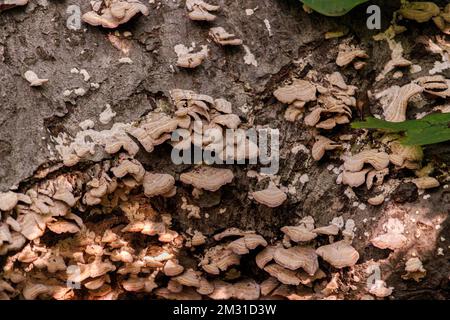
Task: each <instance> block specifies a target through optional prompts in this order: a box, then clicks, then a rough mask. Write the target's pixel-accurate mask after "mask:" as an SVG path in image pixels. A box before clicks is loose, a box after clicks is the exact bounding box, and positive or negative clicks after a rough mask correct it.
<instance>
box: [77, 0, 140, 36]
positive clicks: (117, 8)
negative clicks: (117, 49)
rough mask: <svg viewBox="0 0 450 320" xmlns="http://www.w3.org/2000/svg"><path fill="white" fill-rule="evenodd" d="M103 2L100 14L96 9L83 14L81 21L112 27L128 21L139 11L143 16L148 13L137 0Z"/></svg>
mask: <svg viewBox="0 0 450 320" xmlns="http://www.w3.org/2000/svg"><path fill="white" fill-rule="evenodd" d="M105 3H106V7H105V8H103V9H102V10H101V12H100V14H98V13H97V12H96V11H89V12H87V13H85V14H83V16H82V19H83V21H84V22H86V23H88V24H90V25H93V26H100V25H101V26H102V27H104V28H111V29H113V28H117V27H118V26H119V25H121V24H124V23H126V22H128V21H129V20H130V19H131V18H133V17H134V16H135V15H136V14H137V13H139V12H140V13H142V14H143V15H145V16H147V15H148V14H149V10H148V8H147V7H146V6H145V5H144V4H142V3H141V2H140V1H138V0H111V1H107V2H105Z"/></svg>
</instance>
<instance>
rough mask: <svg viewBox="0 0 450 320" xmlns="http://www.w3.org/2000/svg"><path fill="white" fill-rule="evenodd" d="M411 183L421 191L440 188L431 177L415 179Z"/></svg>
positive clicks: (437, 182)
mask: <svg viewBox="0 0 450 320" xmlns="http://www.w3.org/2000/svg"><path fill="white" fill-rule="evenodd" d="M412 182H413V183H414V184H415V185H416V186H417V188H419V189H422V190H426V189H432V188H437V187H439V186H440V183H439V181H438V180H437V179H436V178H433V177H421V178H416V179H413V180H412Z"/></svg>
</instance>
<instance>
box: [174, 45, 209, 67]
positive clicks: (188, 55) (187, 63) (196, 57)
mask: <svg viewBox="0 0 450 320" xmlns="http://www.w3.org/2000/svg"><path fill="white" fill-rule="evenodd" d="M174 50H175V53H176V54H177V57H178V60H177V66H179V67H183V68H191V69H193V68H196V67H198V66H199V65H201V64H202V62H203V61H204V60H205V59H206V58H207V57H208V55H209V49H208V46H206V45H203V46H202V47H201V49H200V51H197V52H192V51H193V50H194V48H187V47H186V46H185V45H183V44H177V45H176V46H175V47H174Z"/></svg>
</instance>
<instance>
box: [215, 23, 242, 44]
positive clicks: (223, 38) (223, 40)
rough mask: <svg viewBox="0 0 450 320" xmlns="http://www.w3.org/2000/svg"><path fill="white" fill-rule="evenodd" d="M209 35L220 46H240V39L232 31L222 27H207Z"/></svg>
mask: <svg viewBox="0 0 450 320" xmlns="http://www.w3.org/2000/svg"><path fill="white" fill-rule="evenodd" d="M209 36H210V37H211V38H212V39H213V40H214V42H215V43H217V44H220V45H222V46H240V45H241V44H242V40H241V39H239V38H236V36H235V35H234V34H232V33H228V32H227V31H226V30H225V29H224V28H222V27H214V28H211V29H209Z"/></svg>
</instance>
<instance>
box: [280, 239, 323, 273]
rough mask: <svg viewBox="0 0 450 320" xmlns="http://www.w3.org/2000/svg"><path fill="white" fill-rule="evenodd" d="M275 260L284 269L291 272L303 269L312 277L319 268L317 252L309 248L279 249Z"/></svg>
mask: <svg viewBox="0 0 450 320" xmlns="http://www.w3.org/2000/svg"><path fill="white" fill-rule="evenodd" d="M273 259H274V260H275V262H276V263H277V264H279V265H281V266H283V267H284V268H287V269H289V270H297V269H299V268H302V269H303V270H305V271H306V272H307V273H308V274H309V275H311V276H312V275H314V274H315V273H316V271H317V269H318V268H319V262H318V260H317V254H316V252H315V250H314V249H312V248H307V247H299V246H295V247H292V248H288V249H284V248H277V249H276V250H275V252H274V255H273Z"/></svg>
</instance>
